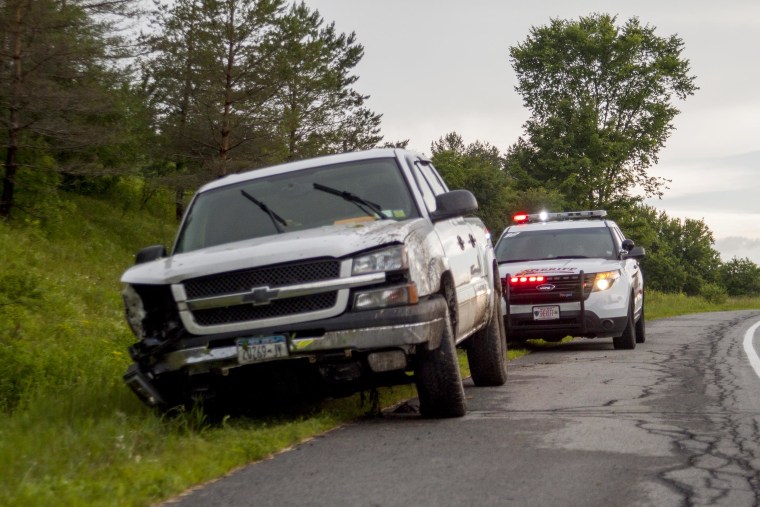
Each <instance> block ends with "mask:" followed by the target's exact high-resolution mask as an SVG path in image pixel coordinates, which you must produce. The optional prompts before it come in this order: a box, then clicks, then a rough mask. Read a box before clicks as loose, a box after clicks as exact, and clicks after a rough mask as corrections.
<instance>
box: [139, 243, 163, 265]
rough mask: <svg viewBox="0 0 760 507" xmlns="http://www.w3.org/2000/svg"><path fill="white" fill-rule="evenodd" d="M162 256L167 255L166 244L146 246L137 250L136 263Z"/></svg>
mask: <svg viewBox="0 0 760 507" xmlns="http://www.w3.org/2000/svg"><path fill="white" fill-rule="evenodd" d="M162 257H166V247H165V246H164V245H152V246H146V247H145V248H143V249H142V250H140V251H139V252H137V255H136V256H135V264H142V263H143V262H150V261H154V260H156V259H160V258H162Z"/></svg>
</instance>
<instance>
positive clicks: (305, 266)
mask: <svg viewBox="0 0 760 507" xmlns="http://www.w3.org/2000/svg"><path fill="white" fill-rule="evenodd" d="M339 275H340V262H339V261H337V260H334V259H323V260H317V261H311V262H302V263H298V264H284V265H280V266H267V267H265V268H256V269H246V270H241V271H231V272H228V273H220V274H217V275H209V276H203V277H200V278H193V279H191V280H186V281H185V282H184V285H185V292H186V293H187V297H188V298H189V299H198V298H204V297H212V296H221V295H224V294H237V293H241V292H247V291H249V290H251V289H252V288H253V287H264V286H267V287H270V288H274V287H282V286H286V285H295V284H298V283H305V282H316V281H320V280H330V279H333V278H338V276H339ZM293 299H295V298H293ZM282 315H286V314H282Z"/></svg>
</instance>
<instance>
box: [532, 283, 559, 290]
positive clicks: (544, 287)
mask: <svg viewBox="0 0 760 507" xmlns="http://www.w3.org/2000/svg"><path fill="white" fill-rule="evenodd" d="M555 288H556V287H555V286H554V285H552V284H550V283H545V284H543V285H539V286H538V287H536V290H540V291H544V292H549V291H550V290H554V289H555Z"/></svg>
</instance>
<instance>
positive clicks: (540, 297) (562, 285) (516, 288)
mask: <svg viewBox="0 0 760 507" xmlns="http://www.w3.org/2000/svg"><path fill="white" fill-rule="evenodd" d="M595 276H596V275H594V274H593V273H591V274H587V275H584V276H583V278H584V287H585V288H584V289H583V291H582V292H581V288H580V275H558V276H547V277H546V280H545V281H543V282H541V283H539V284H530V285H510V286H509V287H506V286H505V287H504V289H505V290H506V289H507V288H508V290H509V303H510V304H513V305H529V304H545V303H566V302H572V301H580V300H581V295H582V296H583V300H586V299H588V297H589V295H591V287H592V284H593V282H594V277H595ZM504 284H508V279H505V280H504ZM545 285H553V286H554V289H552V290H550V291H544V290H539V289H538V287H540V286H545Z"/></svg>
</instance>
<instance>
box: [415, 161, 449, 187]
mask: <svg viewBox="0 0 760 507" xmlns="http://www.w3.org/2000/svg"><path fill="white" fill-rule="evenodd" d="M417 165H418V166H419V168H420V171H421V172H422V175H423V176H424V177H425V179H426V180H427V182H428V183H429V184H430V188H432V189H433V193H434V194H435V195H440V194H444V193H446V192H447V190H446V187H445V185H444V184H443V181H441V179H440V176H439V175H438V173H436V172H435V169H433V166H432V165H430V164H427V163H426V164H421V163H418V164H417Z"/></svg>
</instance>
